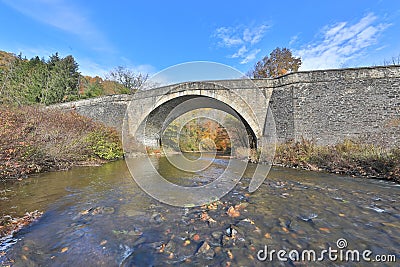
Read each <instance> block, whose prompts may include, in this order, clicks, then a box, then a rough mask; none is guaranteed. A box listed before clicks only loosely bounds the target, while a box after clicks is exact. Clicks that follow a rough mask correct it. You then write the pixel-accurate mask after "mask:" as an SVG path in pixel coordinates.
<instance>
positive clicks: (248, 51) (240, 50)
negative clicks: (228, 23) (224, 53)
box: [213, 24, 269, 64]
mask: <svg viewBox="0 0 400 267" xmlns="http://www.w3.org/2000/svg"><path fill="white" fill-rule="evenodd" d="M268 28H269V27H268V26H267V25H265V24H262V25H259V26H256V27H245V26H243V25H241V26H236V27H220V28H217V29H216V30H215V33H214V35H213V37H215V38H217V39H218V40H219V41H218V45H219V46H220V47H224V48H227V49H230V50H233V51H234V52H233V53H232V54H230V55H229V57H230V58H238V59H239V60H240V64H246V63H248V62H250V61H252V60H253V59H255V57H256V56H257V54H258V53H259V52H260V51H261V49H257V48H255V45H257V44H258V43H259V42H260V41H261V40H262V38H263V37H264V35H265V32H266V31H267V29H268Z"/></svg>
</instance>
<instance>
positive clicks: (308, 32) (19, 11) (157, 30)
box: [0, 0, 400, 76]
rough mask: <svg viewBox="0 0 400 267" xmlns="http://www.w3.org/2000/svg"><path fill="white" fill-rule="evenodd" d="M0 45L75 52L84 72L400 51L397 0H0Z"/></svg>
mask: <svg viewBox="0 0 400 267" xmlns="http://www.w3.org/2000/svg"><path fill="white" fill-rule="evenodd" d="M0 25H1V27H0V36H1V37H0V50H5V51H8V52H13V53H15V54H19V53H20V52H21V53H22V54H23V56H27V57H28V58H30V57H33V56H36V55H38V56H40V57H42V56H44V57H46V58H47V57H48V56H49V55H51V54H53V53H55V52H59V53H60V55H62V56H66V55H69V54H71V55H73V56H74V57H75V58H76V60H77V62H78V63H79V65H80V71H81V72H82V73H83V74H89V75H96V74H97V75H100V76H103V75H104V74H105V73H106V72H107V71H109V70H110V69H112V68H114V67H116V66H125V67H128V68H132V69H134V70H135V71H140V72H147V73H150V74H153V73H156V72H158V71H161V70H163V69H164V68H167V67H170V66H172V65H175V64H179V63H183V62H188V61H213V62H218V63H223V64H226V65H229V66H231V67H234V68H236V69H238V70H240V71H242V72H247V71H248V70H249V69H250V68H251V67H252V66H253V65H254V63H255V62H256V61H257V60H260V59H261V58H262V57H263V56H265V55H269V53H270V52H271V51H272V50H273V49H275V48H276V47H287V48H290V49H291V50H292V51H293V53H294V54H295V55H296V56H300V57H301V58H302V60H303V64H302V67H301V70H311V69H330V68H341V67H357V66H370V65H382V64H383V62H384V60H390V59H391V58H392V57H398V56H399V55H400V1H398V0H380V1H379V0H373V1H372V0H346V1H342V0H335V1H321V0H318V1H311V0H308V1H307V0H305V1H299V0H295V1H291V0H286V1H266V0H264V1H261V0H260V1H252V0H248V1H234V0H231V1H208V0H203V1H172V0H170V1H151V0H146V1H101V0H97V1H93V0H87V1H83V0H82V1H77V0H0Z"/></svg>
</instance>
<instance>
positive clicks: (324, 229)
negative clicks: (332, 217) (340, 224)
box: [319, 227, 331, 233]
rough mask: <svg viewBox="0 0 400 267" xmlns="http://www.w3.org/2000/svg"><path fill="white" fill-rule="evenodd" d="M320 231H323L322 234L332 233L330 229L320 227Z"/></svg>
mask: <svg viewBox="0 0 400 267" xmlns="http://www.w3.org/2000/svg"><path fill="white" fill-rule="evenodd" d="M319 230H320V231H322V232H325V233H330V232H331V231H330V230H329V228H326V227H320V228H319Z"/></svg>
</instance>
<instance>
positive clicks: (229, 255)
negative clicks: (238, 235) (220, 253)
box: [226, 250, 233, 260]
mask: <svg viewBox="0 0 400 267" xmlns="http://www.w3.org/2000/svg"><path fill="white" fill-rule="evenodd" d="M226 253H227V254H228V257H229V259H231V260H232V259H233V254H232V252H231V251H230V250H228V251H227V252H226Z"/></svg>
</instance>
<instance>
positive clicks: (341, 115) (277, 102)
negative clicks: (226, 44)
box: [57, 66, 400, 146]
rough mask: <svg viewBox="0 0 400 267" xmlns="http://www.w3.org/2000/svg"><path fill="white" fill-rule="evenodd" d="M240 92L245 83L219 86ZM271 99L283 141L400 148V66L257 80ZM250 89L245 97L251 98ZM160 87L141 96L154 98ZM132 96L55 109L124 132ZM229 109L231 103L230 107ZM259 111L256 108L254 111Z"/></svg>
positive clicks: (163, 89)
mask: <svg viewBox="0 0 400 267" xmlns="http://www.w3.org/2000/svg"><path fill="white" fill-rule="evenodd" d="M215 82H216V83H218V84H224V85H229V86H228V87H230V88H232V87H234V88H237V89H238V90H240V88H241V86H242V85H243V84H246V83H244V82H243V80H230V81H215ZM254 82H255V84H257V86H258V87H259V88H261V89H262V90H264V93H265V94H266V95H268V93H270V92H271V91H272V95H271V98H270V104H271V108H272V111H273V113H274V118H275V123H276V128H277V136H278V141H279V142H284V141H286V140H301V138H306V139H313V140H315V141H316V142H317V143H319V144H334V143H336V142H339V141H342V140H344V139H346V138H351V139H362V140H363V141H365V142H370V143H375V144H381V145H387V146H395V145H398V146H400V66H387V67H370V68H354V69H337V70H321V71H307V72H297V73H291V74H287V75H285V76H282V77H279V78H276V79H259V80H254ZM251 90H252V89H251V88H243V94H244V95H246V96H251V94H252V93H251ZM166 91H168V88H160V89H154V90H150V91H148V92H141V93H142V94H144V95H146V96H148V97H149V96H152V97H155V96H156V95H159V93H162V92H166ZM130 99H131V96H126V95H125V96H123V95H116V96H105V97H100V98H96V99H88V100H82V101H76V102H71V103H64V104H60V105H57V107H59V108H60V107H61V108H62V109H65V110H68V109H75V110H76V111H77V112H79V113H81V114H82V115H85V116H88V117H91V118H94V119H95V120H98V121H102V122H104V123H106V124H108V125H111V126H114V127H116V128H117V129H119V130H120V129H121V126H122V121H123V118H124V114H125V110H126V106H127V104H128V103H129V101H130ZM227 104H229V103H227ZM254 108H255V109H257V107H254Z"/></svg>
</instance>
